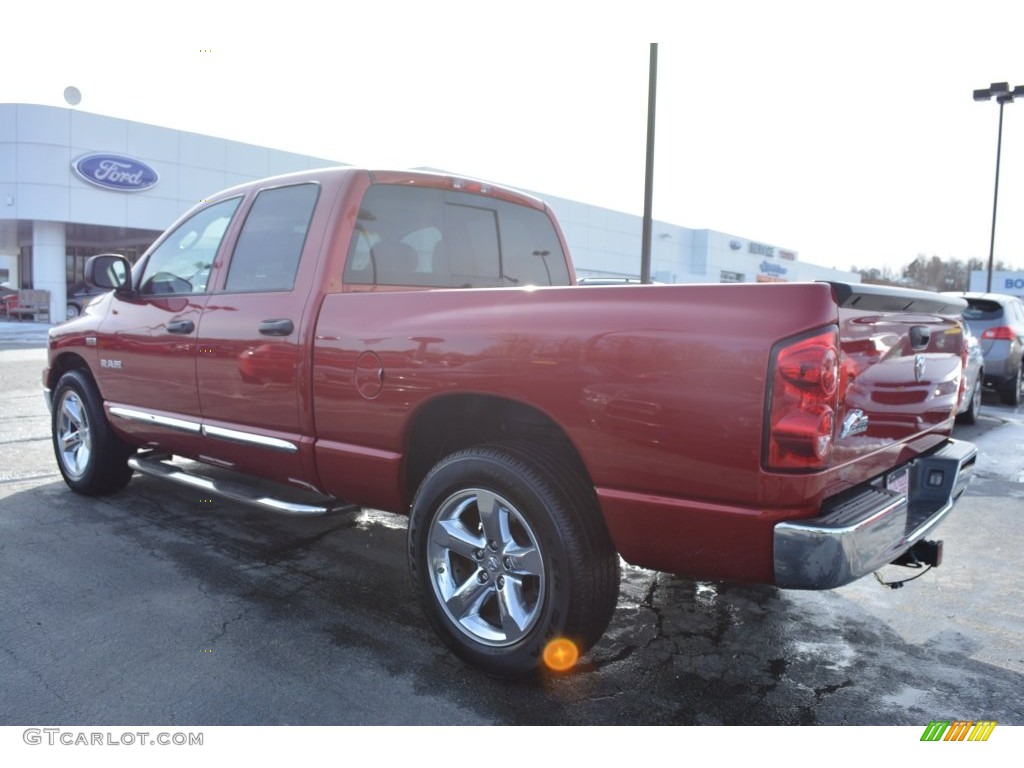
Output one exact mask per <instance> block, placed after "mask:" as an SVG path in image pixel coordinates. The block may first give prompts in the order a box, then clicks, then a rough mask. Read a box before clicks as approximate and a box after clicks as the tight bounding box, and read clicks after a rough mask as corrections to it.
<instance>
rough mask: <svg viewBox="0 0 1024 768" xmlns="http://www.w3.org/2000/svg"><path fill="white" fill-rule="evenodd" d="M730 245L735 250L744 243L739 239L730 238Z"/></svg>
mask: <svg viewBox="0 0 1024 768" xmlns="http://www.w3.org/2000/svg"><path fill="white" fill-rule="evenodd" d="M729 247H730V248H732V249H733V250H734V251H738V250H739V249H740V248H742V247H743V243H741V242H740V241H739V240H730V241H729Z"/></svg>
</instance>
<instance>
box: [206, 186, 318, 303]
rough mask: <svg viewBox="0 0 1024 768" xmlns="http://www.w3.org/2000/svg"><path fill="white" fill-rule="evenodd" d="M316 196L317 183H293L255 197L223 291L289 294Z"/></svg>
mask: <svg viewBox="0 0 1024 768" xmlns="http://www.w3.org/2000/svg"><path fill="white" fill-rule="evenodd" d="M319 194H320V187H319V186H318V185H317V184H296V185H293V186H290V187H277V188H275V189H265V190H263V191H262V192H260V193H259V194H258V195H257V196H256V200H255V201H254V202H253V204H252V208H251V209H250V210H249V214H248V216H246V217H245V223H244V224H243V225H242V231H241V232H240V233H239V235H238V242H237V243H236V245H235V252H234V255H233V256H232V257H231V266H230V268H229V269H228V280H227V285H226V286H225V289H226V290H228V291H250V292H265V291H290V290H291V289H292V288H293V287H294V286H295V273H296V272H297V271H298V268H299V257H300V256H302V248H303V246H304V245H305V243H306V232H307V231H308V230H309V222H310V220H311V219H312V218H313V209H314V208H315V207H316V201H317V197H318V196H319Z"/></svg>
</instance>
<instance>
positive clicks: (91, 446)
mask: <svg viewBox="0 0 1024 768" xmlns="http://www.w3.org/2000/svg"><path fill="white" fill-rule="evenodd" d="M51 434H52V436H53V453H54V456H56V458H57V467H58V468H59V469H60V473H61V475H63V477H64V482H66V483H67V484H68V487H69V488H71V490H73V491H75V492H76V493H81V494H84V495H86V496H100V495H103V494H106V493H113V492H114V491H117V490H120V489H121V488H124V486H125V485H127V484H128V481H129V480H130V479H131V476H132V469H131V467H129V466H128V457H129V456H131V455H132V453H134V450H135V449H134V448H132V447H131V446H129V445H128V444H127V443H125V442H123V441H122V440H121V439H120V438H119V437H118V436H117V435H115V434H114V432H113V430H112V429H111V428H110V424H108V423H107V417H106V414H105V413H104V412H103V400H102V399H101V398H100V394H99V391H98V390H97V389H96V384H95V383H94V382H93V380H92V379H91V378H90V377H89V375H88V374H86V373H83V372H82V371H68V372H67V373H65V374H64V375H63V376H61V377H60V380H59V381H58V382H57V386H56V388H55V389H54V391H53V413H52V415H51Z"/></svg>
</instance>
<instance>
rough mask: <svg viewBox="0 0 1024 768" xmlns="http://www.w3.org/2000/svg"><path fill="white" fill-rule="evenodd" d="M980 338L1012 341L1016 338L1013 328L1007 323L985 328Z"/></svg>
mask: <svg viewBox="0 0 1024 768" xmlns="http://www.w3.org/2000/svg"><path fill="white" fill-rule="evenodd" d="M981 338H983V339H990V340H992V341H1014V340H1015V339H1016V338H1017V334H1016V333H1014V332H1013V328H1011V327H1010V326H1008V325H999V326H996V327H995V328H986V329H985V330H984V331H983V332H982V334H981Z"/></svg>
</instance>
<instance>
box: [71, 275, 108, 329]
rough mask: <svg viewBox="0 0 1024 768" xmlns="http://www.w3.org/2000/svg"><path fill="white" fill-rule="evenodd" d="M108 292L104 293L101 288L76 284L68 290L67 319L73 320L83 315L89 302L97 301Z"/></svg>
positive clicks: (86, 284)
mask: <svg viewBox="0 0 1024 768" xmlns="http://www.w3.org/2000/svg"><path fill="white" fill-rule="evenodd" d="M104 293H106V291H102V290H100V289H99V288H93V287H92V286H91V285H89V284H88V283H84V282H82V283H75V284H74V285H72V286H71V287H69V288H68V299H67V305H68V308H67V319H68V320H71V319H73V318H76V317H78V316H79V315H80V314H82V310H83V309H85V308H86V307H87V306H88V305H89V302H91V301H92V300H93V299H95V298H96V297H97V296H102V295H103V294H104Z"/></svg>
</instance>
